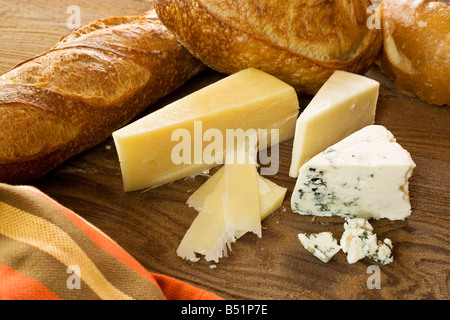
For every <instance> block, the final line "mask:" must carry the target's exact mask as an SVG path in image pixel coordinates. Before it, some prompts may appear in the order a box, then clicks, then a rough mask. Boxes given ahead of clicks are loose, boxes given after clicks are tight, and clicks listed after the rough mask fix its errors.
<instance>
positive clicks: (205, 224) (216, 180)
mask: <svg viewBox="0 0 450 320" xmlns="http://www.w3.org/2000/svg"><path fill="white" fill-rule="evenodd" d="M236 166H240V165H239V164H232V165H230V164H225V166H223V167H222V168H220V169H219V170H218V171H217V172H216V173H215V174H214V175H213V176H212V177H211V178H210V179H208V180H207V181H206V182H205V183H204V184H203V185H202V186H201V187H200V188H199V189H197V191H196V192H194V193H193V194H192V195H191V196H190V197H189V199H188V201H187V203H188V205H189V206H191V207H194V208H195V209H196V210H198V211H199V214H198V215H197V217H196V218H195V219H194V221H193V223H192V225H191V226H190V228H189V229H188V231H187V232H186V234H185V235H184V237H183V240H182V241H181V243H180V245H179V247H178V249H177V254H178V255H179V256H180V257H182V258H185V259H188V260H191V261H194V262H195V261H198V260H199V258H198V257H197V255H196V254H202V255H204V257H205V259H206V260H207V261H215V262H218V260H219V259H220V258H222V257H224V256H227V252H228V250H231V244H232V243H233V242H235V241H236V240H237V239H238V238H240V237H241V236H242V235H244V234H245V233H247V232H248V231H252V230H251V229H254V228H260V223H259V224H258V223H255V222H254V220H253V215H252V214H251V212H252V211H253V210H254V209H255V208H259V210H260V212H259V220H260V221H261V220H263V219H265V218H266V217H267V216H268V215H269V214H271V213H272V212H274V211H275V210H276V209H278V208H279V207H280V206H281V204H282V203H283V200H284V197H285V195H286V191H287V189H286V188H283V187H280V186H278V185H277V184H275V183H273V182H272V181H270V180H268V179H266V178H263V177H262V176H260V175H257V181H258V185H257V189H256V190H255V189H254V188H255V186H254V181H253V179H252V181H251V182H250V183H248V182H247V181H246V180H244V179H239V178H237V177H236V176H235V175H233V174H232V175H230V176H228V175H229V174H230V170H235V169H236V168H234V167H236ZM226 167H230V168H226ZM237 170H244V168H240V169H239V168H237ZM251 172H252V170H249V172H248V173H247V174H251ZM236 178H237V179H236ZM225 180H228V184H227V183H226V181H225ZM236 184H240V185H241V187H240V190H241V191H240V192H241V195H240V196H239V197H238V199H235V198H234V197H236V193H230V197H228V198H227V197H224V195H225V194H226V191H227V185H228V188H229V187H233V186H236ZM250 188H252V190H249V189H250ZM254 191H257V193H258V195H255V194H254ZM245 197H247V200H248V203H247V204H246V205H245V207H246V210H240V209H238V208H236V205H235V202H236V203H239V201H240V199H243V198H245ZM255 199H257V200H259V204H258V205H256V204H255V202H254V201H255ZM233 204H234V205H233ZM241 204H242V203H241ZM249 206H251V207H250V208H249ZM230 210H236V211H235V214H236V213H238V212H239V213H240V214H241V215H244V219H243V220H241V221H239V220H238V219H235V221H234V223H235V224H234V226H232V225H231V223H230V219H229V218H228V216H229V215H230V214H233V213H232V212H231V211H230ZM247 210H248V211H247ZM235 218H236V217H235ZM248 218H249V219H248ZM248 221H253V222H252V223H251V224H250V226H253V228H252V227H249V225H248Z"/></svg>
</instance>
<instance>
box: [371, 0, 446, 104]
mask: <svg viewBox="0 0 450 320" xmlns="http://www.w3.org/2000/svg"><path fill="white" fill-rule="evenodd" d="M379 10H380V18H381V26H382V34H383V49H382V53H381V57H380V67H381V70H382V71H383V72H384V73H385V74H387V75H388V76H389V78H391V79H392V80H394V82H395V84H396V86H397V88H398V89H399V90H400V91H403V92H405V93H407V94H410V95H416V96H417V97H419V98H420V99H422V100H424V101H426V102H428V103H430V104H436V105H445V104H447V105H448V104H450V80H449V79H450V7H449V6H448V5H446V4H445V3H443V2H439V1H430V0H414V1H406V0H396V1H393V0H385V1H383V2H382V3H381V5H380V9H379Z"/></svg>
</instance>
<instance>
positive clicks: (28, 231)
mask: <svg viewBox="0 0 450 320" xmlns="http://www.w3.org/2000/svg"><path fill="white" fill-rule="evenodd" d="M0 213H1V214H0V233H1V234H3V235H5V236H7V237H9V238H12V239H14V240H17V241H21V242H23V243H26V244H29V245H31V246H34V247H36V248H37V249H38V250H42V251H45V252H47V253H48V254H50V255H52V256H53V257H55V258H56V259H57V260H59V261H61V263H63V264H64V265H66V266H67V267H69V266H73V265H75V266H77V267H79V270H80V272H81V278H82V279H83V281H84V283H86V284H87V285H88V286H89V287H90V288H91V290H92V291H94V292H95V293H96V294H97V295H98V296H99V297H100V298H101V299H105V300H115V299H121V300H125V299H132V298H131V297H130V296H128V295H127V294H125V293H123V292H122V291H120V290H118V289H117V288H116V287H114V286H113V285H112V284H111V283H110V282H109V281H108V280H107V279H106V278H105V277H104V276H103V274H102V273H101V272H100V271H99V270H98V269H97V267H96V266H95V264H94V263H93V262H92V261H91V259H89V257H88V256H87V255H86V254H85V253H84V251H83V250H82V249H81V248H80V247H79V246H78V245H77V243H76V242H75V241H74V240H73V239H72V238H71V237H70V236H69V235H68V234H67V233H66V232H64V231H63V230H61V229H60V228H58V227H57V226H56V225H54V224H52V223H50V222H48V221H47V220H45V219H42V218H40V217H37V216H35V215H32V214H30V213H27V212H25V211H22V210H20V209H18V208H15V207H13V206H10V205H8V204H6V203H4V202H1V201H0ZM68 277H69V275H68ZM63 285H66V284H63Z"/></svg>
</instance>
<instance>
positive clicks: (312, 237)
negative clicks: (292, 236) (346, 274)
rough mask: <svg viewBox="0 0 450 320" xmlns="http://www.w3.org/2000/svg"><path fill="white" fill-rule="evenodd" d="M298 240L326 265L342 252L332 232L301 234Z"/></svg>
mask: <svg viewBox="0 0 450 320" xmlns="http://www.w3.org/2000/svg"><path fill="white" fill-rule="evenodd" d="M298 239H299V240H300V242H301V244H302V245H303V247H304V248H305V249H306V250H308V251H309V252H310V253H311V254H313V255H314V256H315V257H317V258H319V259H320V260H321V261H322V262H325V263H327V262H328V261H330V260H331V258H333V256H334V255H335V254H336V253H338V252H339V250H341V247H340V246H339V245H338V243H337V240H336V239H335V238H334V237H333V234H332V233H331V232H320V233H311V234H306V233H300V234H299V235H298Z"/></svg>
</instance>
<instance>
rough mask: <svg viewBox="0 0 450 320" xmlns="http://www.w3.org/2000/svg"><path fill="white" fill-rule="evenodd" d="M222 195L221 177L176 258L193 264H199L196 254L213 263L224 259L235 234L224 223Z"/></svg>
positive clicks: (222, 177)
mask: <svg viewBox="0 0 450 320" xmlns="http://www.w3.org/2000/svg"><path fill="white" fill-rule="evenodd" d="M224 192H225V179H224V176H223V175H222V176H221V177H220V178H219V179H218V181H217V184H216V186H215V188H214V190H212V192H211V193H210V194H209V195H208V196H207V197H206V198H205V201H204V203H203V205H202V209H201V210H200V212H199V214H198V215H197V217H196V218H195V219H194V221H193V222H192V224H191V226H190V227H189V229H188V230H187V231H186V234H185V235H184V237H183V239H182V240H181V243H180V245H179V246H178V249H177V255H178V256H180V257H182V258H184V259H188V260H191V261H193V262H197V261H198V260H199V258H198V257H197V255H196V254H197V253H198V254H202V255H204V256H205V259H206V261H212V260H213V261H215V262H218V261H219V259H220V258H222V257H224V256H227V250H228V249H231V243H233V242H235V241H236V237H235V230H233V229H231V228H229V227H228V226H227V225H226V223H225V216H224V208H223V194H224Z"/></svg>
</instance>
